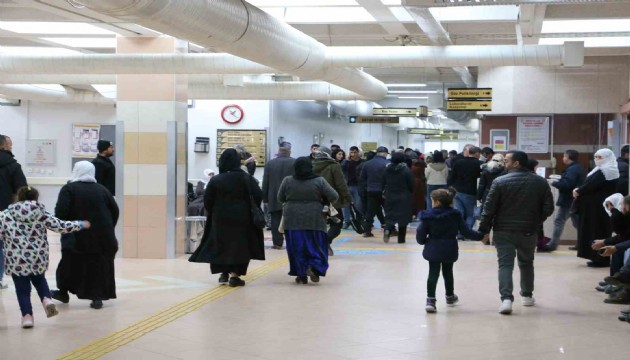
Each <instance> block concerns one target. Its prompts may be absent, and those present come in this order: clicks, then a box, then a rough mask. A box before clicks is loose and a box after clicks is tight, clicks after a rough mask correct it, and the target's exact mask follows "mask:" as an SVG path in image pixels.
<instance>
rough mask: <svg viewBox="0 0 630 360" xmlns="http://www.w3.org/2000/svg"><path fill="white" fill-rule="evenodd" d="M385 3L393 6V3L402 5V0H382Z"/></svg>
mask: <svg viewBox="0 0 630 360" xmlns="http://www.w3.org/2000/svg"><path fill="white" fill-rule="evenodd" d="M381 2H382V3H383V5H387V6H392V5H398V6H400V5H402V0H381Z"/></svg>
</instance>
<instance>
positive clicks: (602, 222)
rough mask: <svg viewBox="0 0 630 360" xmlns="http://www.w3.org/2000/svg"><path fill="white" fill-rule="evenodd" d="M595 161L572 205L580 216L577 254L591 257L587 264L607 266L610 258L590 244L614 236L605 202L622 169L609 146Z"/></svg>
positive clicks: (596, 156)
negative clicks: (618, 166) (619, 167)
mask: <svg viewBox="0 0 630 360" xmlns="http://www.w3.org/2000/svg"><path fill="white" fill-rule="evenodd" d="M594 160H595V165H596V166H595V168H594V169H593V170H591V172H590V173H588V175H587V176H586V180H585V181H584V184H582V185H581V186H580V187H578V188H576V189H575V190H573V197H574V198H575V200H574V206H573V208H574V209H576V212H577V214H578V217H579V222H578V242H577V250H578V253H577V256H578V257H581V258H583V259H588V260H590V261H589V262H588V263H587V265H588V266H590V267H606V266H608V265H609V264H610V258H605V257H602V256H599V254H597V252H596V251H595V250H593V249H592V248H591V244H592V243H593V241H594V240H596V239H606V238H608V237H610V236H611V233H612V229H611V225H610V218H609V217H608V214H607V213H606V210H605V209H604V207H603V206H602V203H603V202H604V200H606V198H607V197H609V196H610V195H612V194H614V193H615V189H616V187H617V181H618V179H619V169H618V168H617V160H616V159H615V154H614V153H613V152H612V151H611V150H609V149H601V150H598V151H597V152H596V153H595V155H594Z"/></svg>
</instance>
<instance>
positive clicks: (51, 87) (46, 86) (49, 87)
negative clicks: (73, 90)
mask: <svg viewBox="0 0 630 360" xmlns="http://www.w3.org/2000/svg"><path fill="white" fill-rule="evenodd" d="M30 85H31V86H33V87H36V88H40V89H45V90H50V91H58V92H66V89H64V87H63V86H61V85H60V84H30Z"/></svg>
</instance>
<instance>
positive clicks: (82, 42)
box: [42, 38, 116, 48]
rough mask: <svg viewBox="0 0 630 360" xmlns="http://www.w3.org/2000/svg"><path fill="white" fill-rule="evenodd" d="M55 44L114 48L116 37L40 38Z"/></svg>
mask: <svg viewBox="0 0 630 360" xmlns="http://www.w3.org/2000/svg"><path fill="white" fill-rule="evenodd" d="M42 40H46V41H51V42H54V43H57V44H62V45H66V46H72V47H76V48H115V47H116V38H42Z"/></svg>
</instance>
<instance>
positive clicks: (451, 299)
mask: <svg viewBox="0 0 630 360" xmlns="http://www.w3.org/2000/svg"><path fill="white" fill-rule="evenodd" d="M458 302H459V298H458V297H457V295H455V294H453V295H451V296H447V297H446V305H448V306H455V304H457V303H458Z"/></svg>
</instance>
